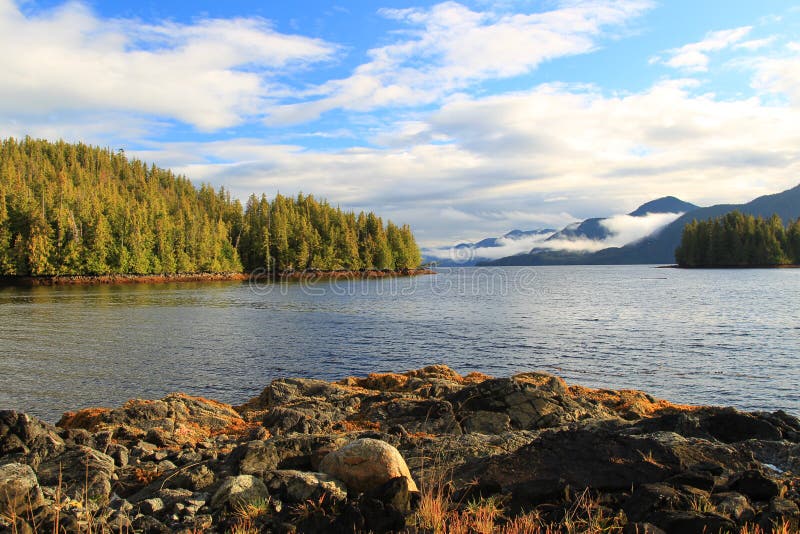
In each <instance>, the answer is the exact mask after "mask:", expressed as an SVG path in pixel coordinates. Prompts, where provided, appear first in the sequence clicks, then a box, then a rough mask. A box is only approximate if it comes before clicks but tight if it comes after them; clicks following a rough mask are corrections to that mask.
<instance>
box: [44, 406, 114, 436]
mask: <svg viewBox="0 0 800 534" xmlns="http://www.w3.org/2000/svg"><path fill="white" fill-rule="evenodd" d="M110 412H111V409H110V408H86V409H84V410H78V411H77V412H66V413H64V415H62V416H61V419H59V421H58V423H56V425H57V426H60V427H61V428H68V429H75V428H83V429H85V430H88V431H89V432H95V431H97V429H98V428H99V427H100V425H101V424H102V423H103V420H104V417H105V416H106V415H107V414H109V413H110Z"/></svg>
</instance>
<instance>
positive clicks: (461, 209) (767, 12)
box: [0, 0, 800, 245]
mask: <svg viewBox="0 0 800 534" xmlns="http://www.w3.org/2000/svg"><path fill="white" fill-rule="evenodd" d="M0 69H1V71H2V72H3V76H2V77H0V135H3V136H16V137H19V136H24V135H32V136H35V137H44V138H49V139H57V138H63V139H66V140H70V141H85V142H89V143H93V144H99V145H102V146H111V147H114V148H125V150H126V152H127V153H128V154H130V155H133V156H136V157H140V158H143V159H145V160H147V161H152V162H155V163H156V164H158V165H160V166H164V167H171V168H174V169H175V170H177V171H178V172H181V173H184V174H186V175H187V176H189V177H190V178H192V179H193V180H195V181H198V182H200V181H207V182H211V183H213V184H215V185H224V186H225V187H227V188H229V189H230V190H232V191H233V192H234V194H236V195H237V196H239V197H242V198H244V197H246V196H247V195H249V194H250V193H252V192H256V193H261V192H265V193H267V195H269V196H271V195H273V194H275V192H277V191H280V192H282V193H295V192H297V191H303V192H306V193H312V194H315V195H318V196H323V197H326V198H328V199H329V200H330V201H331V202H333V203H336V204H340V205H342V206H344V207H348V208H353V209H370V210H375V211H377V212H379V213H381V214H383V215H385V216H387V217H390V218H392V219H393V220H395V221H397V222H407V223H410V224H411V225H412V226H413V227H414V229H415V231H416V233H417V235H418V238H419V239H420V240H421V241H422V242H423V243H424V244H426V245H440V244H444V243H452V242H457V241H463V240H471V239H477V238H480V237H482V236H486V235H498V234H500V233H504V232H506V231H508V230H510V229H512V228H525V229H528V228H542V227H560V226H563V225H565V224H567V223H569V222H571V221H573V220H577V219H581V218H585V217H589V216H608V215H613V214H620V213H625V212H628V211H631V210H632V209H634V208H635V207H636V206H637V205H639V204H641V203H643V202H645V201H648V200H651V199H652V198H655V197H658V196H663V195H676V196H679V197H681V198H683V199H685V200H688V201H692V202H695V203H698V204H711V203H717V202H739V201H747V200H749V199H751V198H753V197H755V196H758V195H761V194H765V193H771V192H776V191H779V190H782V189H786V188H788V187H791V186H793V185H796V183H797V182H800V173H798V170H800V149H798V148H797V147H800V9H798V7H796V6H795V5H793V4H792V3H791V2H779V1H769V0H766V1H760V2H752V1H749V0H748V1H744V0H742V1H727V2H722V1H704V2H690V1H683V0H680V1H668V2H667V1H663V2H656V1H650V0H614V1H611V0H587V1H578V0H565V1H556V0H547V1H525V0H517V1H509V0H497V1H493V0H474V1H462V2H412V1H408V2H405V1H404V2H395V1H386V2H374V1H370V2H366V1H363V2H322V1H310V2H309V1H306V2H295V3H288V2H234V1H228V2H216V1H215V2H210V1H195V2H177V1H160V2H69V3H64V2H60V1H50V0H48V1H14V0H0Z"/></svg>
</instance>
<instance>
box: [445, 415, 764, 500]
mask: <svg viewBox="0 0 800 534" xmlns="http://www.w3.org/2000/svg"><path fill="white" fill-rule="evenodd" d="M748 463H749V458H748V457H747V455H745V454H743V453H740V452H738V451H736V450H735V449H732V448H730V447H727V446H724V445H720V444H715V443H711V442H708V441H706V440H700V439H694V438H689V439H687V438H683V437H681V436H679V435H677V434H674V433H670V432H659V433H655V434H649V435H627V434H625V433H621V432H620V431H619V430H618V429H617V428H615V427H614V426H613V425H611V426H609V427H608V428H604V427H603V426H602V425H601V426H599V427H597V426H590V427H585V428H576V429H569V430H559V431H552V430H551V431H546V432H544V433H542V434H541V435H540V436H539V437H537V438H536V439H534V440H533V441H531V442H530V444H528V445H525V446H523V447H520V448H519V449H518V450H516V451H514V452H512V453H510V454H501V455H497V456H493V457H490V458H488V459H485V460H482V461H477V462H469V463H467V464H465V465H464V466H462V467H460V468H457V469H456V470H455V472H454V479H456V480H460V481H470V480H474V479H477V480H479V481H480V482H481V483H482V484H484V485H487V486H490V487H491V486H497V487H501V488H503V489H504V491H506V492H509V493H511V494H512V497H513V498H512V502H511V504H512V506H520V507H525V508H531V507H534V506H535V505H536V504H538V503H541V502H544V501H546V500H548V499H551V498H555V497H558V496H559V495H562V494H563V491H564V489H565V488H566V487H567V486H569V487H570V488H572V489H576V490H577V489H582V488H587V487H591V488H593V489H594V490H598V491H607V492H614V491H629V490H630V488H631V487H638V486H641V485H642V484H648V483H658V482H664V481H665V480H667V479H668V478H670V477H673V476H675V475H678V474H680V473H683V472H685V471H709V472H710V471H715V472H720V473H721V472H733V471H736V470H740V469H743V468H744V467H745V466H746V465H748Z"/></svg>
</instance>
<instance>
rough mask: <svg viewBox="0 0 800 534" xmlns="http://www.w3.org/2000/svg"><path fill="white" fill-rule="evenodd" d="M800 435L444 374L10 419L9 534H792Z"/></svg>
mask: <svg viewBox="0 0 800 534" xmlns="http://www.w3.org/2000/svg"><path fill="white" fill-rule="evenodd" d="M796 473H800V421H798V419H797V418H795V417H792V416H790V415H787V414H786V413H783V412H780V411H779V412H775V413H761V412H759V413H744V412H739V411H737V410H735V409H732V408H716V407H695V406H681V405H676V404H672V403H670V402H667V401H664V400H659V399H655V398H653V397H651V396H649V395H647V394H646V393H643V392H639V391H630V390H621V391H611V390H594V389H588V388H584V387H580V386H569V385H567V384H566V383H565V382H564V381H563V380H561V379H560V378H558V377H555V376H552V375H549V374H546V373H525V374H520V375H516V376H513V377H510V378H491V377H488V376H485V375H482V374H477V373H473V374H469V375H466V376H461V375H459V374H457V373H455V372H454V371H452V370H451V369H449V368H447V367H445V366H431V367H426V368H424V369H419V370H415V371H409V372H406V373H403V374H375V375H370V376H368V377H365V378H348V379H345V380H342V381H339V382H333V383H331V382H326V381H321V380H309V379H291V378H288V379H281V380H275V381H273V382H272V383H271V384H270V385H269V386H268V387H266V389H264V390H263V392H262V393H261V394H260V395H259V396H258V397H256V398H253V399H251V400H249V401H247V402H246V403H245V404H243V405H241V406H235V407H234V406H229V405H226V404H222V403H219V402H215V401H212V400H207V399H203V398H197V397H191V396H187V395H183V394H172V395H169V396H167V397H165V398H163V399H161V400H131V401H129V402H128V403H126V404H125V405H124V406H122V407H120V408H115V409H107V408H95V409H86V410H80V411H77V412H70V413H66V414H64V416H63V417H62V418H61V420H60V421H59V422H58V423H57V424H56V425H55V426H53V425H50V424H47V423H45V422H42V421H40V420H37V419H35V418H33V417H30V416H27V415H25V414H22V413H18V412H13V411H3V412H0V530H2V531H8V532H16V533H30V532H48V533H49V532H144V533H162V532H183V533H187V534H189V533H197V532H207V533H214V532H219V533H222V532H232V533H248V532H375V533H379V532H416V533H423V532H425V533H427V532H437V533H438V532H507V533H517V532H519V533H522V532H526V533H535V532H620V533H622V532H624V533H634V532H639V533H659V532H667V533H694V532H696V533H703V532H705V533H709V534H710V533H717V532H744V533H754V532H781V533H789V532H797V531H798V520H799V519H800V511H798V502H800V493H798V492H799V491H800V487H798V480H800V479H799V478H798V476H797V475H796Z"/></svg>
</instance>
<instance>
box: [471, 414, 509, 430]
mask: <svg viewBox="0 0 800 534" xmlns="http://www.w3.org/2000/svg"><path fill="white" fill-rule="evenodd" d="M461 428H463V429H464V432H477V433H480V434H502V433H503V432H506V431H508V430H511V418H510V417H509V416H508V414H506V413H502V412H488V411H485V410H478V411H475V412H469V413H467V415H466V416H464V418H463V419H462V420H461Z"/></svg>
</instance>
